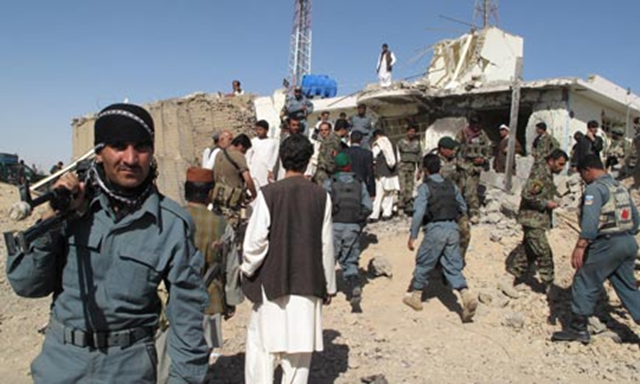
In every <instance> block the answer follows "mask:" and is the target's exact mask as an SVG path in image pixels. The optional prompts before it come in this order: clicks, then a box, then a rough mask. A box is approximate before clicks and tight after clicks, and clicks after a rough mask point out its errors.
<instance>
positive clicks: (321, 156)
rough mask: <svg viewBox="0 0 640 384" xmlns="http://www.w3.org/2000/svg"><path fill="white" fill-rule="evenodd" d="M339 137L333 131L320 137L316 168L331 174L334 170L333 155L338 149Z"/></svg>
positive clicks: (334, 155)
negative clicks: (324, 136) (322, 137)
mask: <svg viewBox="0 0 640 384" xmlns="http://www.w3.org/2000/svg"><path fill="white" fill-rule="evenodd" d="M341 142H342V141H341V140H340V137H339V136H338V135H336V134H335V133H334V132H331V133H330V134H329V136H327V137H326V138H324V139H322V142H321V144H320V150H319V153H318V170H319V171H323V172H326V174H327V175H331V174H333V173H334V172H335V170H336V163H335V157H336V155H337V154H338V152H339V151H340V144H341Z"/></svg>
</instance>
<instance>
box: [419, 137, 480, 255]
mask: <svg viewBox="0 0 640 384" xmlns="http://www.w3.org/2000/svg"><path fill="white" fill-rule="evenodd" d="M458 145H459V143H458V142H457V141H455V140H454V139H452V138H451V137H449V136H445V137H443V138H441V139H440V140H439V141H438V148H436V149H434V150H433V151H431V152H430V153H429V154H435V155H438V157H439V158H440V164H441V167H440V174H441V175H442V177H444V178H445V179H448V180H451V181H453V183H454V184H455V185H456V186H457V187H458V189H460V190H462V185H463V181H464V177H463V176H464V175H463V174H462V172H461V170H460V169H459V168H458V158H457V157H456V149H457V148H458ZM458 230H459V231H460V255H461V256H462V261H463V262H465V260H466V258H465V257H466V255H467V248H469V243H470V242H471V226H470V225H469V215H467V214H464V215H461V216H460V218H459V219H458Z"/></svg>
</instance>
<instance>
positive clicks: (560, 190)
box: [554, 173, 584, 211]
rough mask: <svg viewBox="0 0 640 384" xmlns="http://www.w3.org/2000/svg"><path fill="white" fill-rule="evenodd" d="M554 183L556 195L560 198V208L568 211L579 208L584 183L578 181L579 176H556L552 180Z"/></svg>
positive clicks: (575, 174) (580, 180)
mask: <svg viewBox="0 0 640 384" xmlns="http://www.w3.org/2000/svg"><path fill="white" fill-rule="evenodd" d="M554 181H555V183H556V194H557V195H558V197H559V198H560V207H562V208H565V209H567V210H569V211H575V210H577V209H578V208H579V206H580V198H581V196H582V190H583V186H584V183H583V182H582V179H580V174H578V173H574V174H572V175H558V176H556V177H555V179H554Z"/></svg>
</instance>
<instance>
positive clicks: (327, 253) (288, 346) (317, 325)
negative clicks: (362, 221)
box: [240, 192, 336, 353]
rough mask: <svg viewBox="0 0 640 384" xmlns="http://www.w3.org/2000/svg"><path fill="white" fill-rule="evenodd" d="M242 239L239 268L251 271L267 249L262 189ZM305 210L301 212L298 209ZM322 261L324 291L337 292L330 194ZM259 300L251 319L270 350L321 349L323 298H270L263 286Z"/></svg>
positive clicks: (267, 218) (268, 221)
mask: <svg viewBox="0 0 640 384" xmlns="http://www.w3.org/2000/svg"><path fill="white" fill-rule="evenodd" d="M257 201H258V202H257V204H256V208H255V211H254V213H253V215H251V219H249V224H248V226H247V232H246V235H245V239H244V254H243V262H242V265H241V266H240V269H241V270H242V272H243V273H244V274H245V275H247V276H251V275H253V274H254V273H255V272H256V271H257V270H258V269H259V268H260V266H261V265H262V262H263V261H264V259H265V257H266V256H267V252H268V251H269V228H270V224H271V215H270V213H269V208H268V206H267V203H266V201H265V199H264V196H263V195H262V193H261V192H259V193H258V198H257ZM301 214H304V213H301ZM322 256H323V257H322V265H323V269H324V275H325V278H326V280H327V292H328V293H329V294H335V293H336V279H335V261H334V255H333V225H332V221H331V198H330V197H329V196H328V195H327V204H326V207H325V213H324V221H323V224H322ZM262 299H263V303H262V304H255V305H254V308H253V313H252V314H251V323H252V325H254V326H257V328H258V332H259V334H260V339H261V344H262V347H263V348H264V350H265V351H267V352H270V353H280V352H285V353H304V352H313V351H322V350H323V347H324V346H323V343H322V299H320V298H317V297H308V296H297V295H288V296H283V297H280V298H277V299H275V300H273V301H269V300H268V299H267V297H266V295H265V293H264V289H263V290H262Z"/></svg>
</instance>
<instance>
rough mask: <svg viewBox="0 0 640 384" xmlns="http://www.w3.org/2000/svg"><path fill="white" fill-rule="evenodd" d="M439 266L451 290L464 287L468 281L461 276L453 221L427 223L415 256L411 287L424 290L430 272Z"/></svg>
mask: <svg viewBox="0 0 640 384" xmlns="http://www.w3.org/2000/svg"><path fill="white" fill-rule="evenodd" d="M438 262H439V263H440V265H441V266H442V270H443V272H444V276H445V278H446V279H447V282H448V283H449V285H450V286H451V288H453V289H456V290H460V289H463V288H467V280H466V279H465V278H464V276H463V275H462V268H464V262H463V261H462V256H461V254H460V232H459V231H458V223H456V222H455V221H442V222H437V223H430V224H427V229H426V231H425V234H424V238H423V239H422V243H421V244H420V248H418V253H417V255H416V268H415V270H414V271H413V280H412V282H411V288H412V289H413V290H416V291H421V290H423V289H424V288H425V287H426V286H427V285H428V283H429V281H428V279H429V273H430V272H431V271H432V270H433V269H434V268H435V267H436V265H437V264H438Z"/></svg>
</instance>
